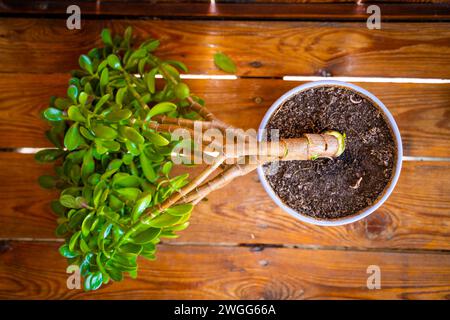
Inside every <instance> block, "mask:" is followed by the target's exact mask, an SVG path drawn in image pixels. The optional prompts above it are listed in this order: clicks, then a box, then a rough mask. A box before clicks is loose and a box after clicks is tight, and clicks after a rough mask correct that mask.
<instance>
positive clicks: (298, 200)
mask: <svg viewBox="0 0 450 320" xmlns="http://www.w3.org/2000/svg"><path fill="white" fill-rule="evenodd" d="M266 128H267V129H269V130H268V139H269V140H270V139H271V135H270V129H278V130H279V136H280V138H296V137H301V136H302V135H303V134H304V133H320V132H323V131H325V130H337V131H339V132H341V133H345V134H346V136H347V140H346V149H345V151H344V153H343V154H342V155H341V156H340V157H338V158H337V159H325V158H321V159H316V160H314V161H280V162H277V163H276V165H273V164H272V165H271V164H266V165H265V166H264V173H265V175H266V178H267V180H268V182H269V183H270V185H271V187H272V189H273V190H274V191H275V193H276V194H277V195H278V197H279V198H280V199H281V200H282V201H283V202H284V203H285V204H286V205H287V206H289V207H291V208H292V209H294V210H295V211H297V212H299V213H302V214H306V215H309V216H312V217H315V218H318V219H326V220H329V219H337V218H341V217H345V216H349V215H353V214H356V213H358V212H359V211H361V210H362V209H364V208H366V207H368V206H370V205H371V204H373V203H374V202H375V201H376V200H377V198H378V197H379V196H380V195H381V194H382V193H383V191H384V189H385V187H386V185H387V184H388V183H389V181H390V179H391V176H392V174H393V168H394V164H395V161H396V154H395V140H394V137H393V133H392V131H391V130H390V127H389V125H388V123H387V122H386V120H385V118H384V116H383V114H382V111H381V110H379V109H378V108H377V107H376V106H374V104H373V103H372V102H371V101H370V100H369V99H367V98H366V97H364V96H361V95H359V94H358V93H356V92H354V91H351V90H350V89H347V88H344V87H339V86H324V87H318V88H311V89H308V90H305V91H303V92H300V93H298V94H296V95H294V96H292V97H290V98H289V99H287V100H286V101H285V102H284V103H283V104H282V105H281V106H280V108H279V109H278V110H277V111H276V112H275V113H274V115H273V116H272V117H271V119H270V120H269V122H268V125H267V126H266Z"/></svg>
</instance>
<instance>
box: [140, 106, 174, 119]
mask: <svg viewBox="0 0 450 320" xmlns="http://www.w3.org/2000/svg"><path fill="white" fill-rule="evenodd" d="M176 109H177V105H176V104H174V103H172V102H161V103H158V104H157V105H155V106H153V108H151V109H150V111H149V112H148V114H147V117H146V118H145V120H147V121H148V120H150V119H151V118H152V117H154V116H156V115H158V114H162V113H167V112H172V111H174V110H176Z"/></svg>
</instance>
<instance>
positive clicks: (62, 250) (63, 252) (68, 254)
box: [59, 244, 78, 258]
mask: <svg viewBox="0 0 450 320" xmlns="http://www.w3.org/2000/svg"><path fill="white" fill-rule="evenodd" d="M59 253H60V254H61V255H62V256H63V257H66V258H75V257H76V256H78V254H77V253H75V252H72V251H70V250H69V246H68V245H67V244H64V245H62V246H61V247H59Z"/></svg>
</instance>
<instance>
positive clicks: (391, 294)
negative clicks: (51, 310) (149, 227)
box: [0, 242, 450, 300]
mask: <svg viewBox="0 0 450 320" xmlns="http://www.w3.org/2000/svg"><path fill="white" fill-rule="evenodd" d="M59 245H60V244H57V243H20V242H12V243H4V244H3V246H2V247H3V253H1V255H0V279H1V281H0V298H2V299H255V300H259V299H338V298H340V299H374V298H376V299H446V298H447V299H448V297H449V294H450V284H449V278H450V258H449V257H450V256H449V255H448V254H412V253H385V252H352V251H328V250H318V251H311V250H300V249H281V248H276V249H274V248H272V249H265V250H263V251H258V252H255V251H251V250H249V248H242V247H210V246H160V247H159V248H160V251H159V252H158V254H157V260H156V261H152V262H150V261H143V260H142V261H140V265H139V278H138V279H136V280H132V279H126V280H125V281H122V282H120V283H114V284H112V285H108V286H107V287H104V288H102V289H100V290H98V291H94V292H84V291H83V290H81V289H80V290H77V289H73V290H69V289H67V286H66V281H67V277H68V274H66V273H65V270H66V267H67V265H66V262H65V259H64V258H62V257H61V256H59V253H58V251H57V248H58V246H59ZM369 265H378V266H379V267H380V270H381V289H380V290H369V289H367V285H366V283H367V277H368V274H367V273H366V270H367V267H368V266H369Z"/></svg>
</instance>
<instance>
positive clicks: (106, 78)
mask: <svg viewBox="0 0 450 320" xmlns="http://www.w3.org/2000/svg"><path fill="white" fill-rule="evenodd" d="M108 82H109V71H108V69H107V68H105V69H103V70H102V74H101V76H100V86H101V87H102V88H104V87H105V86H106V85H107V84H108Z"/></svg>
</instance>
